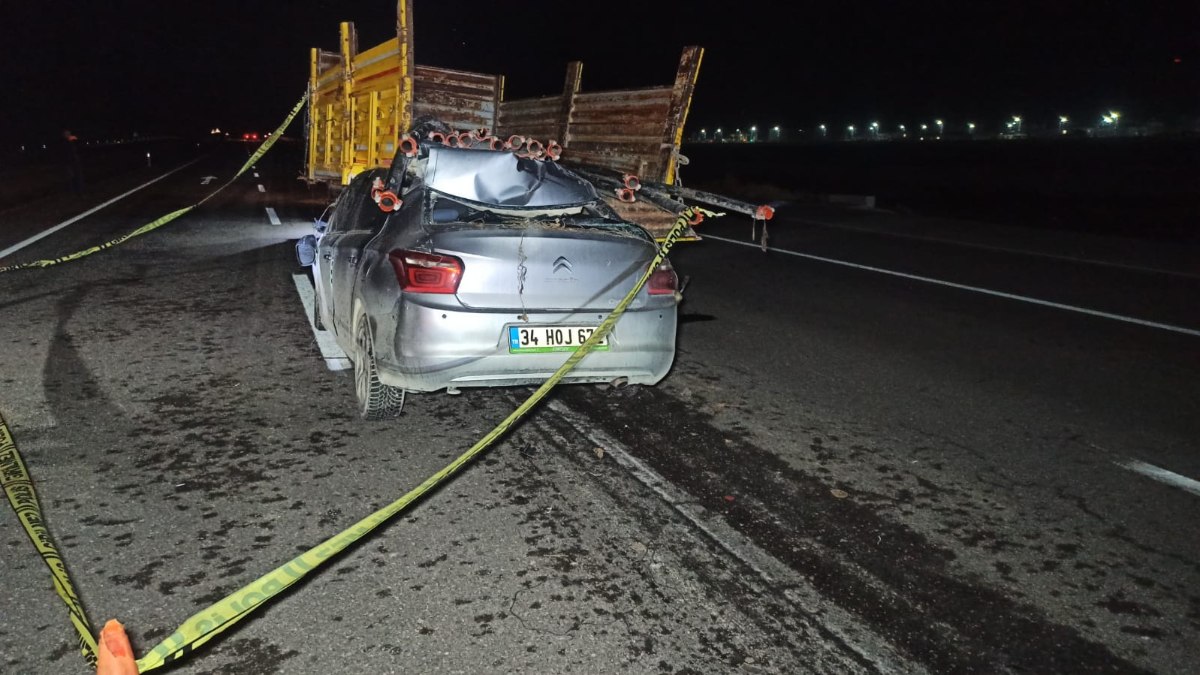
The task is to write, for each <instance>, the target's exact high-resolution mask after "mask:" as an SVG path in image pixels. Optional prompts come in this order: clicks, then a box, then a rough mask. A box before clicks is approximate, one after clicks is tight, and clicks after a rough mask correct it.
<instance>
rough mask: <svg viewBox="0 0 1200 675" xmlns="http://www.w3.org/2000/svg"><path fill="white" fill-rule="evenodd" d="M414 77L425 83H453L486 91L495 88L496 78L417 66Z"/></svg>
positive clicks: (468, 72) (488, 75) (487, 75)
mask: <svg viewBox="0 0 1200 675" xmlns="http://www.w3.org/2000/svg"><path fill="white" fill-rule="evenodd" d="M414 76H415V77H417V78H420V79H422V80H425V81H427V82H454V83H457V84H459V85H461V86H466V87H477V88H479V89H487V90H492V89H495V88H496V76H495V75H490V74H488V73H472V72H470V71H466V70H451V69H449V68H435V67H433V66H422V65H418V66H416V69H415V73H414Z"/></svg>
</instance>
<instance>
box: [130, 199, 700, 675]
mask: <svg viewBox="0 0 1200 675" xmlns="http://www.w3.org/2000/svg"><path fill="white" fill-rule="evenodd" d="M696 213H697V210H693V209H691V208H689V209H687V210H685V211H684V212H683V213H681V214H680V215H679V217H678V218H676V219H675V225H674V226H673V227H672V228H671V231H670V232H669V233H668V234H667V236H666V238H665V239H664V240H663V242H662V244H661V245H660V246H659V249H658V253H657V254H656V255H655V256H654V258H653V259H652V260H651V261H650V264H649V265H648V266H647V267H646V270H645V271H644V272H643V273H642V276H641V278H639V279H638V281H637V283H636V284H635V285H634V287H633V288H632V289H630V291H629V293H627V294H626V295H625V297H624V298H623V299H622V300H621V302H619V303H618V304H617V306H616V307H615V308H614V309H613V311H612V313H611V314H609V315H608V316H607V317H605V319H604V321H602V322H600V326H599V327H598V328H596V332H595V333H592V336H591V337H590V338H588V339H587V341H586V342H584V343H583V344H582V345H580V347H579V349H578V350H576V351H575V352H574V353H572V354H571V356H570V357H568V358H567V360H566V361H565V362H564V363H563V364H562V366H561V367H559V369H558V370H556V371H555V372H554V374H553V375H551V376H550V378H549V379H547V380H546V381H545V382H543V383H542V385H541V386H540V387H538V388H537V390H536V391H534V392H533V394H531V395H530V396H529V398H527V399H526V400H525V402H524V403H522V404H521V405H520V406H518V407H517V409H516V410H514V411H513V412H512V414H510V415H509V416H508V417H506V418H505V419H504V421H502V422H500V424H498V425H496V428H494V429H492V430H491V431H489V432H488V433H487V434H486V435H485V436H484V437H483V438H481V439H479V441H478V442H476V443H475V445H473V446H471V448H470V449H469V450H467V451H466V452H464V453H463V454H461V455H459V457H458V458H457V459H455V460H454V461H453V462H451V463H450V464H448V465H447V466H446V467H445V468H443V469H442V470H441V471H438V472H437V473H435V474H433V475H432V476H430V477H429V478H427V479H425V482H423V483H421V484H420V485H418V486H417V487H415V488H413V489H412V490H410V491H409V492H408V494H406V495H404V496H403V497H401V498H399V499H397V500H396V501H394V502H392V503H391V504H388V505H387V506H385V507H383V508H382V509H379V510H378V511H376V512H374V513H372V514H371V515H369V516H367V517H366V518H363V519H362V520H360V521H358V522H357V523H355V524H353V525H351V526H350V527H349V528H347V529H345V530H343V531H342V532H340V533H339V534H336V535H334V536H333V537H330V538H329V539H327V540H325V541H324V542H322V543H320V544H317V545H316V546H314V547H312V548H310V549H309V550H307V551H305V552H304V553H302V554H300V555H299V556H296V557H295V558H293V559H292V560H290V561H288V562H287V563H284V564H283V565H280V566H279V567H276V568H275V569H274V570H272V571H270V572H268V573H267V574H264V575H263V576H261V577H259V578H258V579H257V580H255V581H254V582H252V583H250V584H249V585H247V586H244V587H243V588H241V589H240V590H238V591H235V592H234V593H231V594H230V595H228V596H226V597H225V599H223V600H221V601H219V602H217V603H215V604H213V605H212V606H210V607H209V608H208V609H205V610H202V611H200V612H197V613H196V614H194V615H193V616H192V617H191V618H190V619H188V620H187V621H185V622H184V623H183V625H182V626H180V627H179V629H178V630H176V631H175V633H174V634H172V635H171V636H170V637H168V638H167V639H165V640H163V641H162V642H161V643H159V644H158V645H157V646H155V647H154V648H153V649H151V650H150V653H149V654H147V655H146V656H144V657H142V658H141V659H139V660H138V662H137V665H138V669H139V671H140V672H143V673H144V672H146V671H147V670H151V669H153V668H158V667H159V666H162V665H164V664H167V663H170V662H172V661H175V660H177V659H179V658H182V657H183V656H185V655H186V654H188V653H189V652H190V651H192V650H193V649H195V648H196V647H199V646H200V645H203V644H204V643H206V642H208V641H209V640H211V639H213V638H214V637H216V636H217V635H218V634H219V633H221V632H222V631H224V630H226V629H227V628H229V627H230V626H232V625H233V624H235V623H237V622H238V621H241V620H242V619H244V618H245V617H246V615H248V614H249V613H250V612H252V611H253V610H254V609H255V608H257V607H259V606H261V605H262V604H263V603H264V602H266V601H267V600H269V599H270V598H272V597H274V596H276V595H278V594H279V593H281V592H283V591H284V590H285V589H287V588H288V587H289V586H291V585H292V584H294V583H296V582H297V581H299V580H300V579H301V578H303V577H304V576H305V575H306V574H308V573H309V572H311V571H312V570H314V569H316V568H317V567H319V566H320V565H321V564H322V563H324V562H325V561H326V560H328V559H330V558H331V557H333V556H335V555H337V554H338V553H339V552H341V551H342V550H344V549H345V548H346V547H347V546H349V545H351V544H353V543H354V542H356V541H358V540H359V539H362V538H363V537H364V536H366V535H367V534H369V533H370V532H371V531H372V530H374V529H375V528H377V527H379V526H380V525H382V524H384V523H385V522H387V521H388V520H390V519H391V518H392V517H393V516H395V515H396V514H398V513H400V512H401V511H403V510H404V509H405V508H407V507H408V506H409V505H410V504H412V503H413V502H415V501H416V500H417V499H419V498H420V497H421V496H422V495H424V494H425V493H427V492H429V491H430V490H432V489H433V488H435V487H437V485H438V484H440V483H441V482H442V481H444V480H446V479H447V478H449V477H450V476H452V475H454V474H455V473H457V472H458V470H459V469H461V468H462V467H463V466H464V465H465V464H467V463H468V462H470V461H471V460H472V459H474V458H475V457H476V456H477V455H479V453H481V452H483V451H484V450H486V449H487V448H488V447H490V446H491V445H492V443H494V442H495V441H496V439H498V438H500V437H501V436H503V435H504V434H505V433H506V432H507V431H508V430H509V428H511V427H512V425H513V424H515V423H516V422H517V420H519V419H521V418H522V417H524V416H525V415H526V414H527V413H528V412H529V411H530V410H531V409H532V408H533V407H534V406H535V405H537V404H538V402H539V401H541V400H542V399H543V398H544V397H545V396H546V394H548V393H549V392H550V390H551V389H553V388H554V387H555V386H556V385H557V384H558V383H559V382H560V381H561V380H562V378H563V377H564V376H565V375H566V374H567V373H569V372H571V370H572V369H574V368H575V366H576V365H577V364H578V363H579V362H580V361H581V360H582V359H583V357H585V356H587V355H588V353H589V352H590V351H592V349H593V348H594V347H595V346H596V345H597V344H598V343H599V342H600V341H601V340H603V339H604V338H605V336H607V335H608V334H609V333H610V332H611V331H612V329H613V326H614V325H616V323H617V321H618V320H620V318H621V315H623V314H624V313H625V310H626V308H628V307H629V303H631V302H633V299H634V297H635V296H636V295H637V294H638V292H639V291H641V290H642V287H643V286H645V285H646V282H647V281H648V280H649V279H650V275H651V274H653V273H654V271H655V270H656V269H658V267H659V265H661V264H662V263H663V261H664V260H666V257H667V254H668V253H669V252H670V250H671V247H672V246H674V245H675V242H677V241H678V240H679V238H680V237H681V236H682V235H683V233H684V232H685V231H686V229H687V226H688V224H689V223H690V222H691V220H692V218H693V217H695V216H696Z"/></svg>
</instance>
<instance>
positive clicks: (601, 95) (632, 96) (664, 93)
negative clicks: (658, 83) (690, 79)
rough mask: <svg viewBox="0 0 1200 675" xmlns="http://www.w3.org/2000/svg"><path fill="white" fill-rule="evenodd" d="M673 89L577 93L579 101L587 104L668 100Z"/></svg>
mask: <svg viewBox="0 0 1200 675" xmlns="http://www.w3.org/2000/svg"><path fill="white" fill-rule="evenodd" d="M673 91H674V88H673V87H652V88H648V89H613V90H608V91H585V92H580V93H579V96H578V98H579V100H580V101H587V102H589V103H592V102H596V101H610V100H616V101H643V100H647V99H670V97H671V94H672V92H673Z"/></svg>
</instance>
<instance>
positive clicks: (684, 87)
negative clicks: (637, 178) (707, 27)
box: [652, 47, 704, 185]
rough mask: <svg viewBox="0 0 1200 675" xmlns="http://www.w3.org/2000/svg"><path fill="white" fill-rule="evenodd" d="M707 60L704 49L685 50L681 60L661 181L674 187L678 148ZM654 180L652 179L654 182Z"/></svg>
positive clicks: (669, 116) (667, 134)
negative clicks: (703, 62)
mask: <svg viewBox="0 0 1200 675" xmlns="http://www.w3.org/2000/svg"><path fill="white" fill-rule="evenodd" d="M703 58H704V48H703V47H684V49H683V55H682V56H681V57H680V58H679V69H678V70H677V71H676V73H675V86H674V87H672V89H671V109H670V111H669V112H668V113H667V124H666V128H665V129H664V135H663V142H664V143H665V144H667V147H666V148H663V150H662V153H663V156H662V162H663V164H664V167H665V171H664V172H663V175H662V176H661V177H659V178H658V180H660V181H661V182H663V183H666V184H668V185H671V184H673V183H674V182H675V175H676V172H677V170H678V167H677V163H678V161H679V159H678V158H679V145H680V144H681V143H682V142H683V125H684V123H685V122H687V115H688V110H689V109H691V106H692V94H693V92H695V89H696V78H697V77H699V75H700V61H701V60H702V59H703ZM652 180H653V179H652Z"/></svg>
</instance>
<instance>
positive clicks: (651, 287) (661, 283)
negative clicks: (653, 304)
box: [646, 262, 679, 295]
mask: <svg viewBox="0 0 1200 675" xmlns="http://www.w3.org/2000/svg"><path fill="white" fill-rule="evenodd" d="M646 289H647V290H648V291H649V292H650V295H671V294H673V293H674V292H675V291H676V290H678V289H679V277H678V276H676V275H675V270H673V269H671V263H669V262H663V264H661V265H659V266H658V269H656V270H654V271H653V272H651V273H650V280H649V281H647V282H646Z"/></svg>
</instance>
